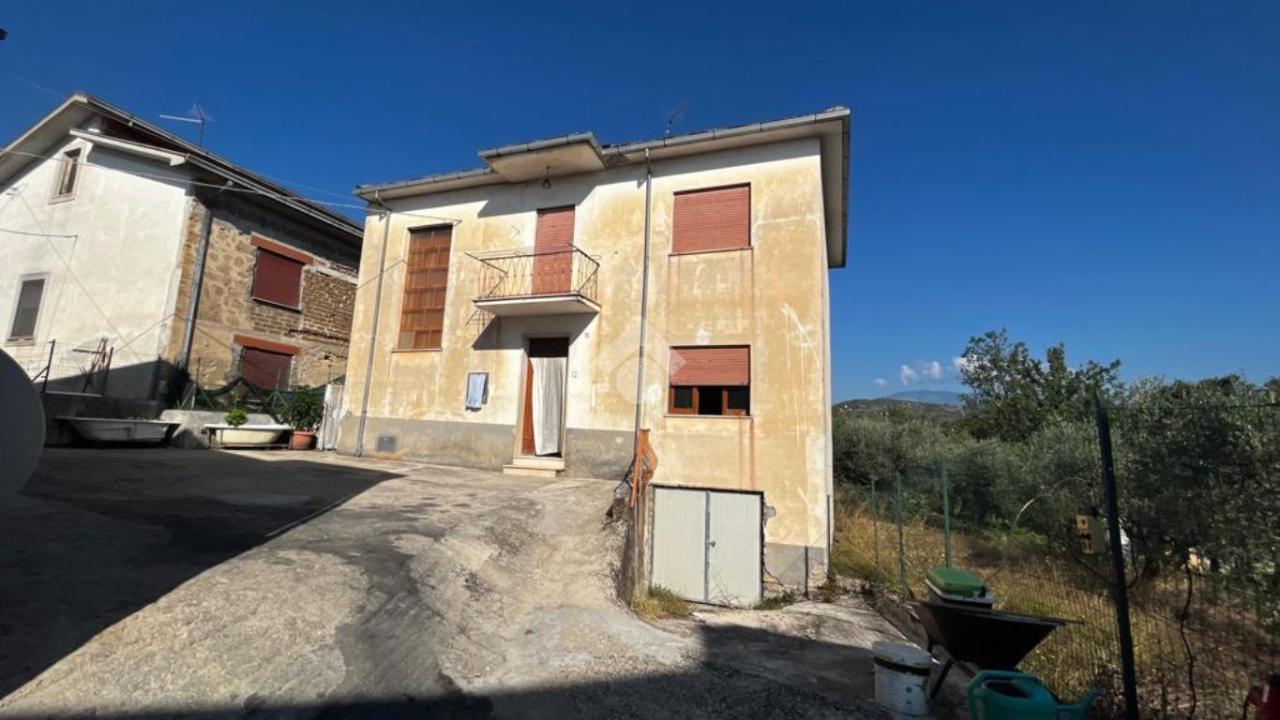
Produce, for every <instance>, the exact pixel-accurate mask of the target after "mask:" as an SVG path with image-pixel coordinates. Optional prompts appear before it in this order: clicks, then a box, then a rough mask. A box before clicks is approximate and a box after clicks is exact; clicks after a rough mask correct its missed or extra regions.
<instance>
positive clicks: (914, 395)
mask: <svg viewBox="0 0 1280 720" xmlns="http://www.w3.org/2000/svg"><path fill="white" fill-rule="evenodd" d="M887 397H888V398H889V399H890V400H906V401H908V402H918V403H926V404H928V405H955V406H957V407H958V406H961V405H964V396H963V395H961V394H960V393H958V392H950V391H948V390H903V391H902V392H896V393H894V394H892V395H889V396H887Z"/></svg>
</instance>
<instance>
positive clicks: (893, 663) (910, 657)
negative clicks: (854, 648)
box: [871, 640, 933, 715]
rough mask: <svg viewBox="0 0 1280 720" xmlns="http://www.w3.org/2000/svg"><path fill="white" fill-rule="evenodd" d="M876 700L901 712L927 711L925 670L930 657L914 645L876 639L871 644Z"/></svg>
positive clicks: (930, 661)
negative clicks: (874, 670)
mask: <svg viewBox="0 0 1280 720" xmlns="http://www.w3.org/2000/svg"><path fill="white" fill-rule="evenodd" d="M871 652H872V654H873V655H874V662H875V669H876V702H877V703H880V704H881V705H883V706H884V707H885V708H887V709H889V710H892V711H894V712H899V713H902V714H903V715H928V714H929V670H930V669H931V668H932V667H933V657H931V656H930V655H929V653H927V652H925V651H924V650H921V649H920V648H918V647H913V646H911V645H904V644H902V643H894V642H887V641H884V640H878V641H876V642H875V643H873V644H872V645H871Z"/></svg>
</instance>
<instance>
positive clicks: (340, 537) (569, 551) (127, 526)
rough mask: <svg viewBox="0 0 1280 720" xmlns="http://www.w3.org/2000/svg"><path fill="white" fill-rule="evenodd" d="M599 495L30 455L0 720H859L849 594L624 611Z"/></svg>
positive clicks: (379, 466)
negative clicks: (783, 603) (673, 615)
mask: <svg viewBox="0 0 1280 720" xmlns="http://www.w3.org/2000/svg"><path fill="white" fill-rule="evenodd" d="M612 490H613V483H610V482H605V481H593V480H541V479H533V478H526V477H507V476H503V475H501V474H496V473H491V472H481V471H475V470H465V469H458V468H446V467H439V466H431V465H425V464H413V463H405V462H392V461H378V460H360V461H357V460H353V459H350V458H339V457H335V456H333V455H331V454H322V453H289V452H280V451H276V452H257V453H251V452H237V453H232V452H210V451H180V450H69V449H51V450H49V451H48V452H47V454H46V456H45V458H44V459H43V460H42V461H41V466H40V468H39V470H38V471H37V474H36V476H35V477H34V478H33V480H32V481H31V483H30V484H29V485H28V486H27V489H26V490H25V491H24V494H23V495H21V496H18V497H16V498H11V499H9V500H7V501H6V504H4V505H0V523H2V525H0V526H2V527H4V528H5V533H4V535H3V539H0V610H3V613H0V696H3V699H0V717H5V718H16V717H23V718H26V717H32V718H34V717H95V718H100V719H102V718H119V719H123V718H135V719H138V720H142V719H144V718H146V719H151V718H276V717H287V718H365V717H377V718H387V717H392V718H401V717H403V718H507V717H510V718H567V717H590V718H660V719H662V720H672V719H673V718H739V717H745V716H752V717H756V718H875V717H881V714H880V713H879V712H878V711H877V710H875V709H874V706H873V705H872V704H871V703H870V684H869V678H870V667H871V666H870V660H869V656H868V654H867V651H866V647H868V646H869V644H870V642H872V641H874V640H875V639H879V638H881V637H891V636H893V635H895V633H894V632H893V631H892V629H891V628H889V627H888V626H887V625H884V624H883V621H881V620H880V619H879V617H878V616H875V615H874V613H870V612H869V611H867V610H866V608H865V607H863V606H862V605H861V604H860V603H858V602H857V601H853V600H849V601H842V602H841V603H838V604H835V605H820V604H815V603H803V604H800V605H795V606H792V607H789V608H786V609H784V610H780V611H768V612H764V611H723V610H712V609H706V610H704V611H700V612H699V613H697V614H696V615H695V616H694V617H693V618H691V619H689V620H678V621H677V620H669V621H661V622H657V623H653V624H650V623H646V622H643V621H641V620H640V619H638V618H636V617H635V616H634V615H632V614H631V613H630V612H628V611H627V610H626V608H625V607H623V606H622V605H621V604H620V603H618V602H617V600H616V597H615V593H614V574H615V572H616V562H617V558H618V557H619V555H620V551H619V548H620V545H621V536H620V530H619V528H617V527H615V526H610V525H607V524H606V523H605V520H604V512H605V509H606V508H607V507H608V504H609V501H610V498H611V494H612Z"/></svg>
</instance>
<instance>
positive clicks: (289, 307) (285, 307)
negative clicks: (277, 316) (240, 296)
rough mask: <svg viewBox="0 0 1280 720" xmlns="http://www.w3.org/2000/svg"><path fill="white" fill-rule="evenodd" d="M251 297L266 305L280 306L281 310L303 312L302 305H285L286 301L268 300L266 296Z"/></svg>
mask: <svg viewBox="0 0 1280 720" xmlns="http://www.w3.org/2000/svg"><path fill="white" fill-rule="evenodd" d="M251 299H252V300H253V301H254V302H256V303H260V304H262V305H266V306H267V307H273V308H279V309H281V310H288V311H289V312H296V313H301V312H302V306H301V305H285V304H284V303H278V302H275V301H272V300H267V299H265V298H260V297H252V298H251Z"/></svg>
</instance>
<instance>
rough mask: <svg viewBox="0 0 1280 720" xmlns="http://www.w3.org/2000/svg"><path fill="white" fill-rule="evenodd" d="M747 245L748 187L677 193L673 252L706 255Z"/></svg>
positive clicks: (749, 227)
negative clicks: (711, 251)
mask: <svg viewBox="0 0 1280 720" xmlns="http://www.w3.org/2000/svg"><path fill="white" fill-rule="evenodd" d="M750 245H751V186H750V185H735V186H733V187H724V188H712V189H710V190H691V191H689V192H682V193H676V200H675V220H674V223H673V229H672V238H671V251H672V252H677V253H688V252H706V251H708V250H726V249H730V248H745V247H750Z"/></svg>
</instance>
